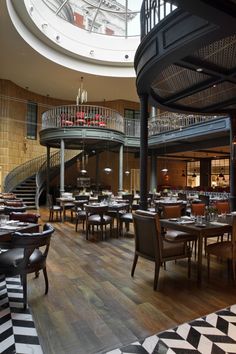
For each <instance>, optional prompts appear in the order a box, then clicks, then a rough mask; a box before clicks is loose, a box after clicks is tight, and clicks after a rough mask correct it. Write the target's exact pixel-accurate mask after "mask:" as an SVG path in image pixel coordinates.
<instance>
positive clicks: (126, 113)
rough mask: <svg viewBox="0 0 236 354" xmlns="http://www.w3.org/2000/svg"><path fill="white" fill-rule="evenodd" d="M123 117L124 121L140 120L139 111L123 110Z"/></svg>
mask: <svg viewBox="0 0 236 354" xmlns="http://www.w3.org/2000/svg"><path fill="white" fill-rule="evenodd" d="M124 116H125V118H126V119H140V111H136V110H134V109H126V108H125V111H124Z"/></svg>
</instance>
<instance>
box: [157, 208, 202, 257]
mask: <svg viewBox="0 0 236 354" xmlns="http://www.w3.org/2000/svg"><path fill="white" fill-rule="evenodd" d="M181 214H182V207H181V205H180V204H178V205H163V219H171V218H180V217H181ZM163 231H164V238H165V239H166V240H167V241H172V242H173V241H175V242H176V241H188V242H193V245H195V255H196V249H197V247H196V244H197V237H196V236H194V235H191V234H188V233H186V232H183V231H178V230H171V229H165V230H163Z"/></svg>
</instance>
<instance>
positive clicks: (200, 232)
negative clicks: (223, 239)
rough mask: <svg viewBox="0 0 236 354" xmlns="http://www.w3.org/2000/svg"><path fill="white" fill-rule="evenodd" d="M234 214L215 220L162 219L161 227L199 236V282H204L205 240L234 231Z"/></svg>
mask: <svg viewBox="0 0 236 354" xmlns="http://www.w3.org/2000/svg"><path fill="white" fill-rule="evenodd" d="M232 218H233V215H231V214H228V215H223V216H219V217H217V218H216V219H215V220H212V221H206V220H205V219H204V218H203V219H202V220H201V222H200V223H199V222H197V221H196V220H195V219H192V218H191V217H187V216H184V217H181V218H173V219H160V224H161V227H163V228H169V229H172V230H178V231H184V232H187V233H188V234H191V235H195V236H196V237H197V249H198V252H197V282H198V284H199V285H200V284H201V282H202V263H203V241H204V240H205V238H207V237H213V236H220V235H223V234H224V233H230V232H231V231H232Z"/></svg>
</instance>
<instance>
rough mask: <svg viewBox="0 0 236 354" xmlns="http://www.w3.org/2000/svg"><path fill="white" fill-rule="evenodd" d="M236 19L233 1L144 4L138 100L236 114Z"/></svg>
mask: <svg viewBox="0 0 236 354" xmlns="http://www.w3.org/2000/svg"><path fill="white" fill-rule="evenodd" d="M168 4H169V10H170V11H169V12H168V13H167V12H166V13H165V14H164V13H163V10H162V7H163V6H167V5H168ZM162 13H163V16H161V14H162ZM235 14H236V4H235V2H234V3H233V2H231V1H224V0H218V1H215V2H214V1H210V0H191V1H186V0H174V1H172V0H163V1H158V2H157V1H156V0H144V1H143V6H142V9H141V26H142V29H141V32H142V41H141V43H140V45H139V47H138V50H137V52H136V56H135V69H136V73H137V81H136V82H137V90H138V94H139V96H142V95H143V96H144V95H146V96H148V99H149V103H151V104H152V105H153V106H157V105H158V107H159V108H162V109H164V110H171V111H179V112H184V111H185V112H198V113H216V112H218V113H225V112H229V111H232V110H233V109H236V95H235V90H236V79H235V65H236V63H235V57H236V34H235V17H236V15H235Z"/></svg>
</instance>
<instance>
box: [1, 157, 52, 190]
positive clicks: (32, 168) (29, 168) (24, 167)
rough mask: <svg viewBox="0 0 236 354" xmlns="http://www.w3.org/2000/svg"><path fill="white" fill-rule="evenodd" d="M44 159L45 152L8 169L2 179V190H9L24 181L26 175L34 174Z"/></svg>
mask: <svg viewBox="0 0 236 354" xmlns="http://www.w3.org/2000/svg"><path fill="white" fill-rule="evenodd" d="M45 159H46V154H43V155H41V156H38V157H36V158H34V159H32V160H29V161H26V162H25V163H23V164H21V165H19V166H17V167H15V168H14V169H13V170H12V171H10V172H9V173H8V174H7V175H6V177H5V179H4V187H3V190H4V192H11V191H12V190H13V189H14V188H15V187H16V186H17V185H18V184H20V183H21V182H23V181H25V180H26V179H27V178H28V177H30V176H33V175H35V174H36V173H37V171H38V169H39V167H40V166H41V165H42V163H43V162H44V161H45Z"/></svg>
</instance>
